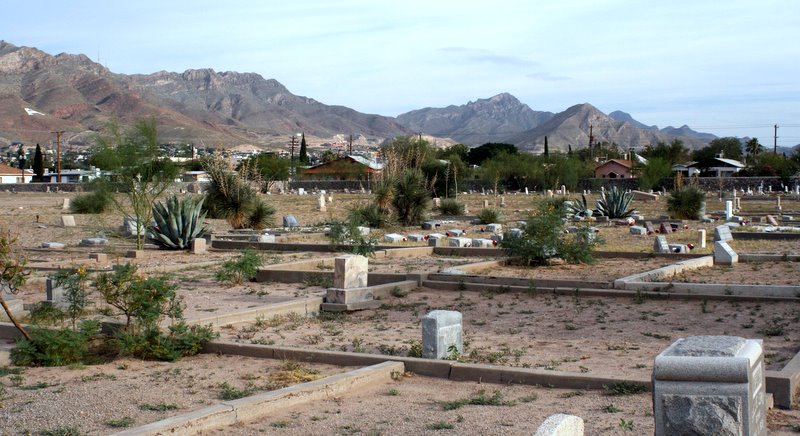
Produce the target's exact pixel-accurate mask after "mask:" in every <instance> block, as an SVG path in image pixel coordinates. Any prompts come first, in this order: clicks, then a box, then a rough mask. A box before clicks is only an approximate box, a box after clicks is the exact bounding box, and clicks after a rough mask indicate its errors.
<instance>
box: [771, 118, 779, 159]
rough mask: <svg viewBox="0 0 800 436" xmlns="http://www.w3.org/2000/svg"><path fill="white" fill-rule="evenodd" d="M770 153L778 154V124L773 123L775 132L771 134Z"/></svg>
mask: <svg viewBox="0 0 800 436" xmlns="http://www.w3.org/2000/svg"><path fill="white" fill-rule="evenodd" d="M772 153H773V154H775V155H777V154H778V125H777V124H775V133H773V135H772Z"/></svg>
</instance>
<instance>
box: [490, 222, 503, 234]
mask: <svg viewBox="0 0 800 436" xmlns="http://www.w3.org/2000/svg"><path fill="white" fill-rule="evenodd" d="M486 231H487V232H492V233H499V232H501V231H503V225H502V224H497V223H492V224H486Z"/></svg>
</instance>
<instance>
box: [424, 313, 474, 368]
mask: <svg viewBox="0 0 800 436" xmlns="http://www.w3.org/2000/svg"><path fill="white" fill-rule="evenodd" d="M421 325H422V357H424V358H427V359H442V358H444V357H447V356H448V355H449V354H450V352H451V351H456V352H457V353H463V352H464V333H463V329H462V325H461V312H456V311H453V310H434V311H431V312H428V314H427V315H425V316H424V317H423V318H422V322H421Z"/></svg>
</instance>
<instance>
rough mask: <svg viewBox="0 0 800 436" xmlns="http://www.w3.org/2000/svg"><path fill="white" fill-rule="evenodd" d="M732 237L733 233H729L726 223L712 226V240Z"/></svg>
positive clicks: (729, 229) (730, 238)
mask: <svg viewBox="0 0 800 436" xmlns="http://www.w3.org/2000/svg"><path fill="white" fill-rule="evenodd" d="M732 239H733V235H732V234H731V228H730V226H727V225H724V224H723V225H721V226H717V227H715V228H714V240H715V241H723V242H725V241H730V240H732Z"/></svg>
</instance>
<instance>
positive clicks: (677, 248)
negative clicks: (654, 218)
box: [669, 244, 689, 254]
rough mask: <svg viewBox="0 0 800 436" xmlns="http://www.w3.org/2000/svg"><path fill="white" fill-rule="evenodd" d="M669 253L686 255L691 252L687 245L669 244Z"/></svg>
mask: <svg viewBox="0 0 800 436" xmlns="http://www.w3.org/2000/svg"><path fill="white" fill-rule="evenodd" d="M669 252H670V253H678V254H686V253H688V252H689V246H688V245H686V244H669Z"/></svg>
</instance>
